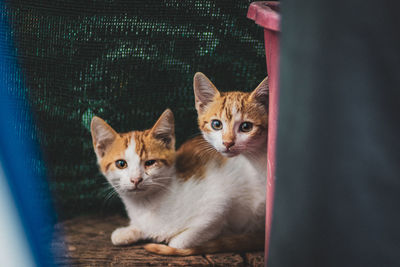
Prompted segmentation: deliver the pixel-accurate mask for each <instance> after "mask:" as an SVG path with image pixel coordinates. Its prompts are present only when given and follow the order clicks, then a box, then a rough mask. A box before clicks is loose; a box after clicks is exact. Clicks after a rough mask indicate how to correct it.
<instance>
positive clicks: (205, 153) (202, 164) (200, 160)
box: [175, 136, 227, 181]
mask: <svg viewBox="0 0 400 267" xmlns="http://www.w3.org/2000/svg"><path fill="white" fill-rule="evenodd" d="M226 160H227V159H226V158H225V157H224V156H222V155H221V154H220V153H219V152H217V151H216V150H215V149H214V148H213V147H212V146H211V145H210V144H209V143H208V142H207V141H206V140H204V138H203V137H202V136H197V137H195V138H193V139H191V140H189V141H187V142H185V143H184V144H183V145H182V146H181V147H180V148H179V150H178V151H177V153H176V162H175V167H176V172H177V174H178V176H179V177H180V178H181V179H183V180H185V181H186V180H188V179H189V178H190V177H194V178H199V179H201V178H204V174H205V171H206V166H207V164H208V163H210V162H213V163H215V164H217V165H218V166H221V165H223V164H224V163H225V162H226Z"/></svg>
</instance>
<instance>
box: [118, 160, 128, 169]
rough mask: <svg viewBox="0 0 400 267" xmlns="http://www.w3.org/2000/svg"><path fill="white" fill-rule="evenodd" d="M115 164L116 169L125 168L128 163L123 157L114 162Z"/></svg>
mask: <svg viewBox="0 0 400 267" xmlns="http://www.w3.org/2000/svg"><path fill="white" fill-rule="evenodd" d="M115 166H117V168H118V169H125V168H126V167H128V163H126V161H125V160H123V159H119V160H117V161H116V162H115Z"/></svg>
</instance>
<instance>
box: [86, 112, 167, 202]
mask: <svg viewBox="0 0 400 267" xmlns="http://www.w3.org/2000/svg"><path fill="white" fill-rule="evenodd" d="M91 133H92V140H93V147H94V150H95V152H96V156H97V161H98V164H99V166H100V170H101V171H102V173H103V175H104V176H105V177H106V178H107V180H108V182H109V183H110V184H111V185H112V186H113V187H114V188H115V189H116V191H117V192H118V193H119V194H120V195H132V196H135V195H137V196H143V195H148V194H152V193H155V192H158V191H160V190H166V189H167V186H168V184H169V182H170V181H171V176H172V174H173V171H174V168H173V165H174V161H175V134H174V117H173V114H172V112H171V110H169V109H167V110H166V111H164V113H163V114H162V115H161V117H160V118H159V119H158V121H157V122H156V123H155V125H154V126H153V128H151V129H149V130H145V131H133V132H129V133H123V134H118V133H117V132H115V131H114V130H113V129H112V128H111V126H109V125H108V124H107V123H106V122H105V121H103V120H102V119H100V118H99V117H94V118H93V119H92V123H91Z"/></svg>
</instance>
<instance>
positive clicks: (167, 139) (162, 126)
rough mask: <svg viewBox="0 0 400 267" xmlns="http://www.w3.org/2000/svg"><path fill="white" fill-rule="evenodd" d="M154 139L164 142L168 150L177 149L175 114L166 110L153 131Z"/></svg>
mask: <svg viewBox="0 0 400 267" xmlns="http://www.w3.org/2000/svg"><path fill="white" fill-rule="evenodd" d="M151 132H152V134H153V137H154V138H156V139H159V140H161V141H163V142H164V143H165V145H166V147H167V148H171V147H173V148H174V147H175V121H174V114H173V113H172V111H171V110H170V109H166V110H165V111H164V112H163V114H161V116H160V118H159V119H158V120H157V122H156V123H155V124H154V126H153V128H152V129H151Z"/></svg>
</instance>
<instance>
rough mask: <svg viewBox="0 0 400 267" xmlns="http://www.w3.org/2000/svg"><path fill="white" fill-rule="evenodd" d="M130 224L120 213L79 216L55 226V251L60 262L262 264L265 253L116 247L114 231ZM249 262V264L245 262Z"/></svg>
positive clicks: (125, 264)
mask: <svg viewBox="0 0 400 267" xmlns="http://www.w3.org/2000/svg"><path fill="white" fill-rule="evenodd" d="M127 224H128V220H127V219H126V218H123V217H121V216H112V217H106V218H99V217H78V218H75V219H72V220H68V221H65V222H62V223H59V224H57V225H56V226H55V238H54V240H53V246H52V247H53V251H54V252H55V255H56V256H55V258H56V262H57V264H58V265H59V266H76V267H82V266H85V267H86V266H88V267H92V266H93V267H98V266H122V267H123V266H246V265H247V266H257V267H258V266H263V264H264V263H263V257H262V255H263V253H262V252H260V253H246V254H245V255H246V259H244V258H243V257H242V256H241V255H239V254H235V253H219V254H212V255H206V256H189V257H168V256H160V255H154V254H151V253H149V252H147V251H145V250H144V249H143V248H142V245H141V244H136V245H132V246H125V247H116V246H113V245H112V243H111V240H110V236H111V233H112V231H113V230H114V229H115V228H117V227H121V226H124V225H127ZM246 263H248V264H246Z"/></svg>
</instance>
